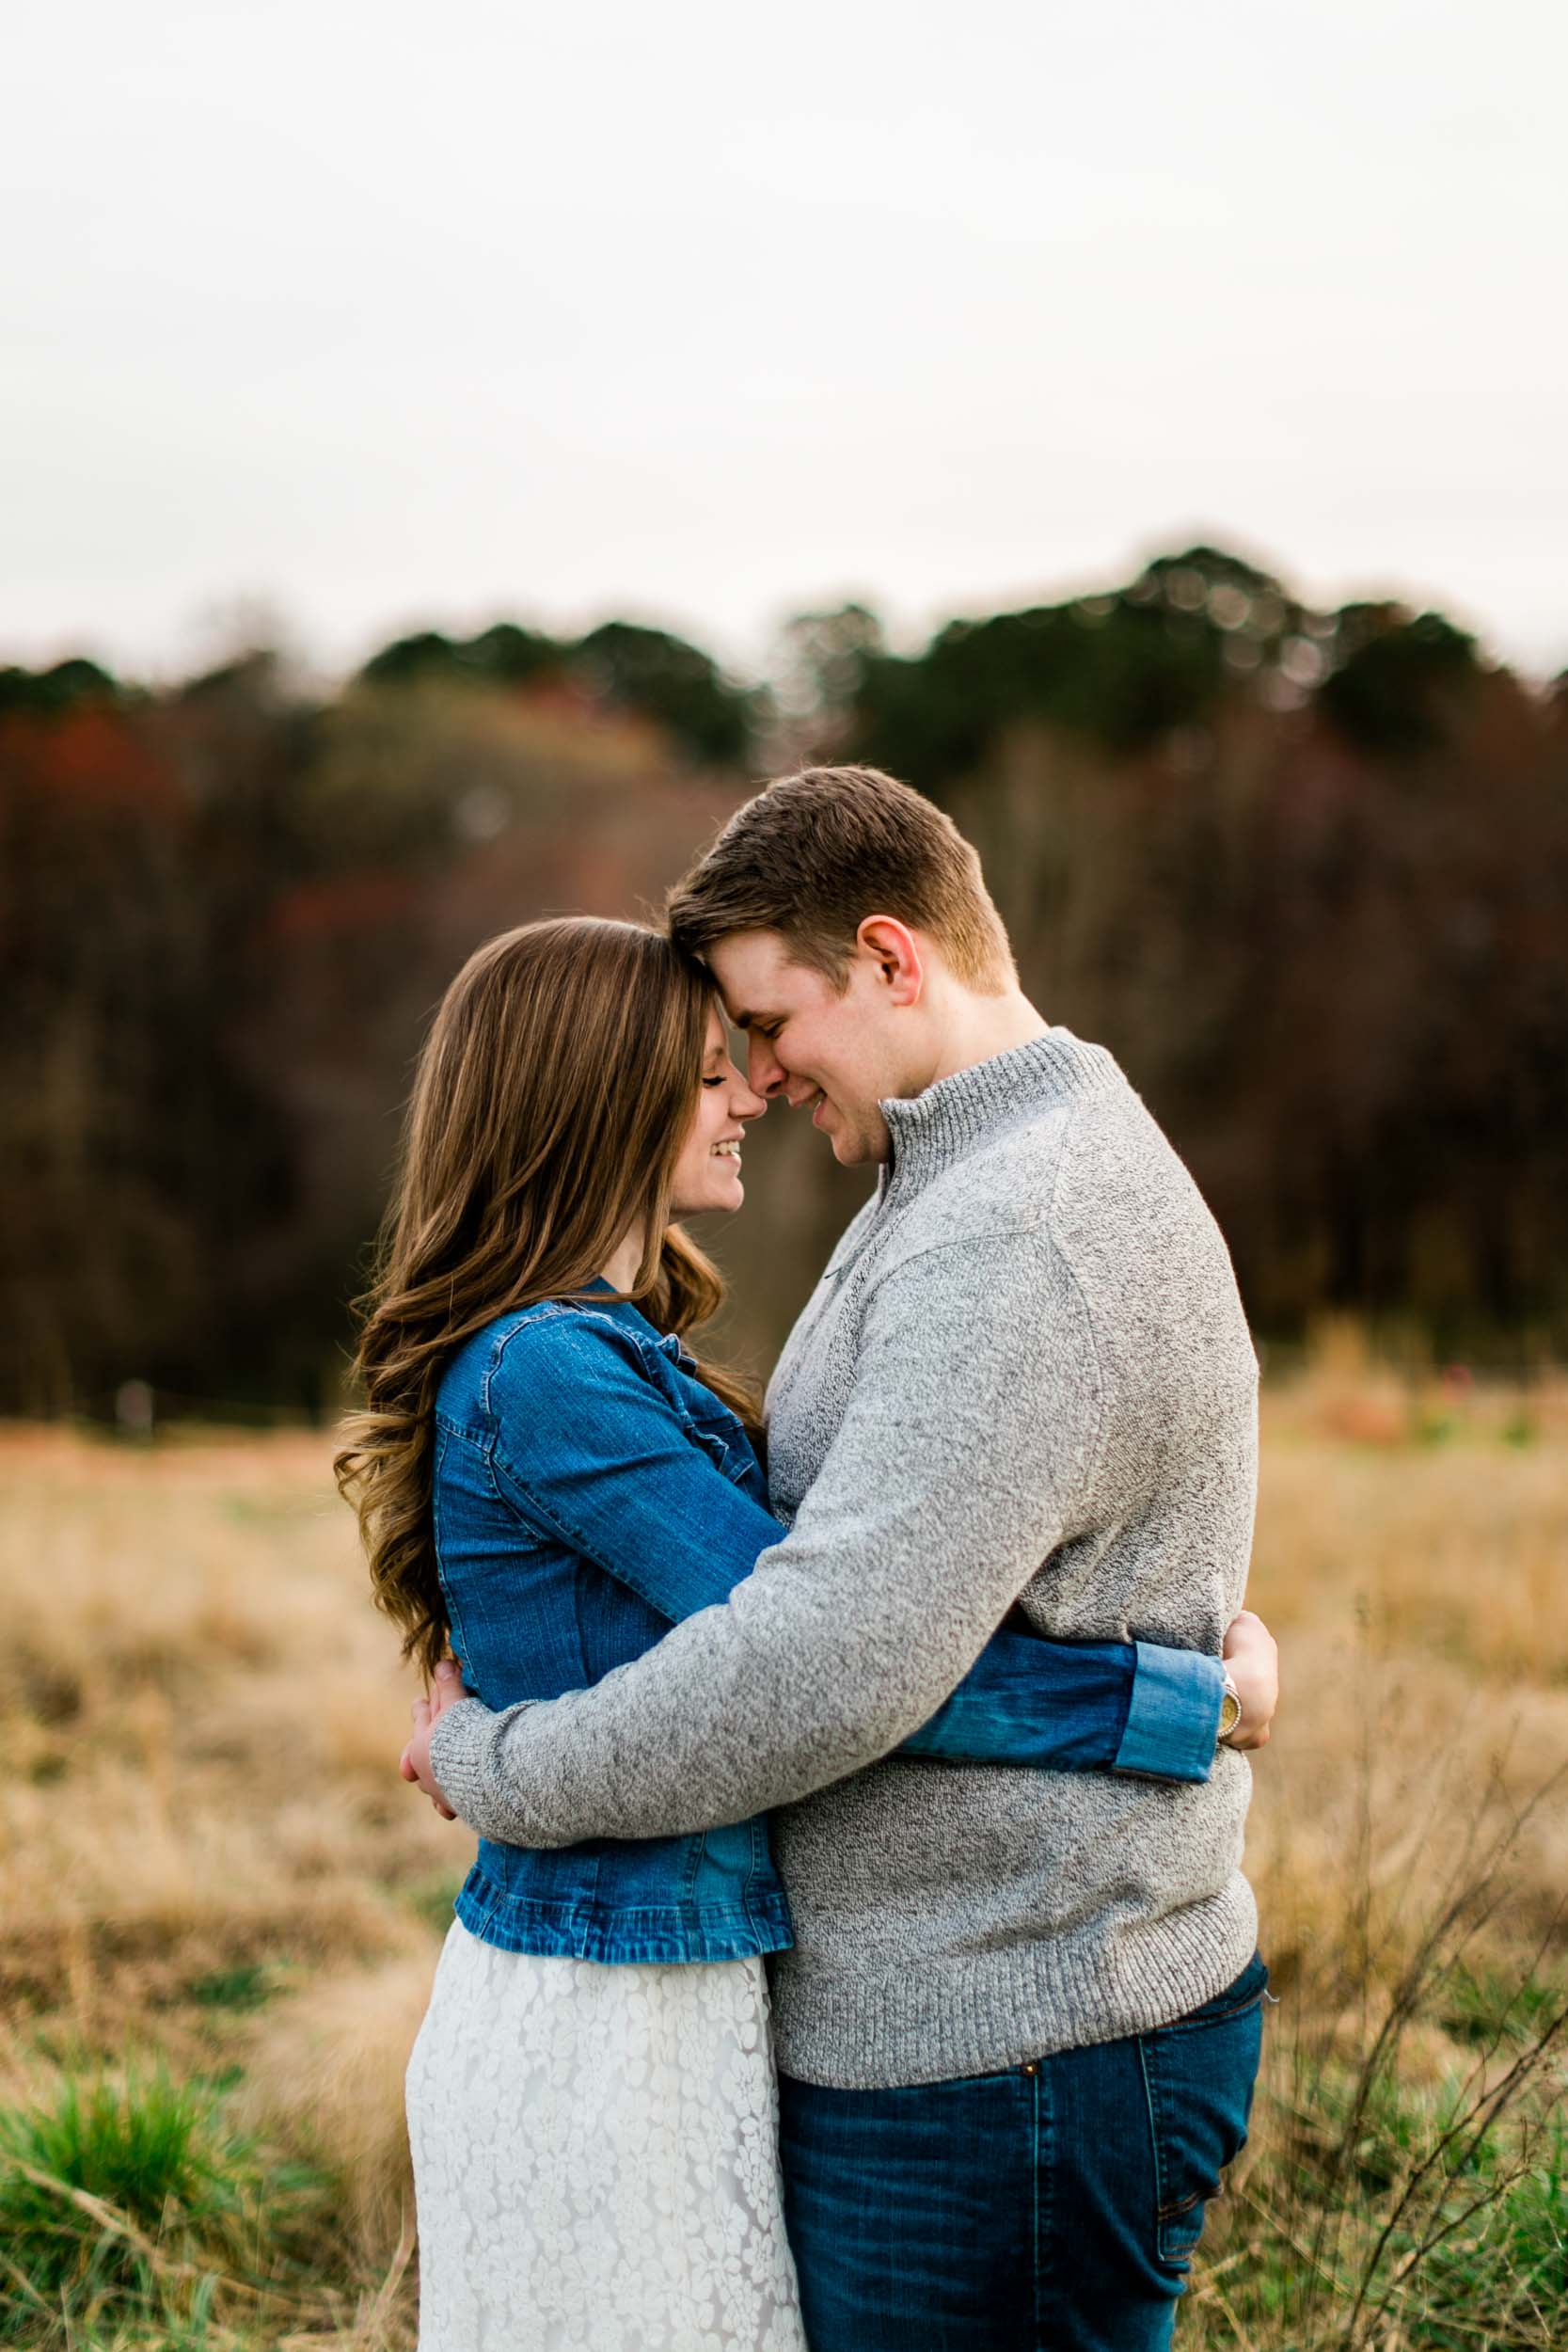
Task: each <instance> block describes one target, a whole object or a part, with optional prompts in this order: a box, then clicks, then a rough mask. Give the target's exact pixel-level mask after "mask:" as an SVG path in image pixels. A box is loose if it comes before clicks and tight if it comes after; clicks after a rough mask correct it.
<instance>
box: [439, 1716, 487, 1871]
mask: <svg viewBox="0 0 1568 2352" xmlns="http://www.w3.org/2000/svg"><path fill="white" fill-rule="evenodd" d="M495 1721H496V1718H495V1716H494V1715H493V1714H492V1713H491V1711H490V1709H489V1708H487V1707H486V1706H485V1704H484V1702H483V1699H473V1698H467V1699H458V1700H456V1701H455V1702H454V1703H453V1705H452V1706H451V1707H449V1708H445V1709H444V1710H443V1711H442V1713H441V1714H439V1715H438V1716H437V1717H436V1728H435V1730H434V1731H433V1732H432V1733H431V1735H430V1769H431V1771H432V1772H434V1773H435V1775H436V1787H437V1788H439V1790H440V1791H441V1794H442V1796H443V1797H445V1799H446V1801H447V1803H448V1804H450V1805H451V1809H452V1811H453V1812H454V1813H455V1814H456V1816H457V1818H458V1820H460V1821H465V1822H467V1826H468V1827H469V1829H472V1830H477V1831H478V1832H479V1834H480V1836H482V1837H484V1836H489V1835H491V1833H490V1832H489V1831H488V1830H487V1829H486V1828H485V1827H484V1824H483V1820H482V1819H481V1816H484V1817H486V1818H488V1816H489V1814H490V1812H491V1804H490V1803H489V1802H488V1801H489V1800H492V1799H493V1798H494V1796H495V1767H494V1761H493V1758H492V1756H491V1733H492V1728H493V1726H494V1724H495Z"/></svg>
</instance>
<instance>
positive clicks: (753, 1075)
mask: <svg viewBox="0 0 1568 2352" xmlns="http://www.w3.org/2000/svg"><path fill="white" fill-rule="evenodd" d="M746 1075H747V1078H748V1080H749V1081H750V1083H751V1088H752V1093H753V1094H760V1095H762V1096H764V1097H765V1099H766V1100H768V1102H771V1101H772V1099H773V1097H774V1095H775V1094H778V1093H780V1092H781V1091H782V1090H783V1088H784V1068H783V1065H782V1064H781V1062H780V1060H779V1057H778V1056H777V1055H776V1054H775V1053H774V1052H773V1049H772V1047H771V1046H770V1045H769V1044H768V1040H767V1039H766V1038H765V1037H758V1036H757V1035H756V1034H755V1032H754V1031H753V1033H752V1036H750V1037H749V1038H748V1039H747V1040H746Z"/></svg>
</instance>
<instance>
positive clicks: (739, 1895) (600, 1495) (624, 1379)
mask: <svg viewBox="0 0 1568 2352" xmlns="http://www.w3.org/2000/svg"><path fill="white" fill-rule="evenodd" d="M435 1518H436V1555H437V1559H438V1562H439V1566H440V1576H441V1588H442V1591H443V1593H444V1594H445V1597H446V1602H447V1607H448V1610H449V1612H450V1613H451V1644H452V1649H453V1652H454V1654H455V1656H456V1657H457V1659H458V1661H459V1662H460V1664H461V1666H462V1669H463V1676H464V1680H465V1682H466V1683H467V1687H468V1689H469V1690H470V1691H472V1692H475V1693H476V1694H477V1695H478V1696H479V1697H480V1698H482V1699H483V1701H484V1703H485V1705H486V1706H487V1707H490V1708H504V1707H510V1706H512V1705H514V1704H515V1702H516V1701H517V1700H519V1699H553V1698H559V1697H560V1696H561V1695H562V1692H568V1691H577V1690H581V1689H584V1688H586V1687H587V1686H589V1685H591V1684H593V1683H594V1682H597V1681H598V1680H599V1679H600V1677H602V1676H604V1675H606V1674H608V1673H610V1670H611V1669H612V1668H613V1667H615V1666H619V1665H623V1664H625V1663H626V1662H627V1661H630V1660H632V1659H634V1658H638V1657H640V1656H641V1654H642V1652H643V1651H644V1650H646V1649H649V1648H651V1647H652V1645H654V1644H655V1643H656V1642H657V1640H658V1639H659V1637H660V1635H661V1634H662V1633H664V1632H665V1631H666V1630H667V1629H668V1628H669V1627H670V1626H671V1625H672V1624H673V1623H674V1622H675V1621H676V1620H677V1619H679V1618H682V1617H687V1616H689V1615H691V1614H692V1613H693V1612H694V1611H696V1610H699V1609H708V1608H712V1607H713V1606H715V1605H716V1604H718V1603H721V1602H722V1601H723V1600H725V1599H726V1598H727V1597H728V1596H729V1593H730V1591H731V1589H732V1587H733V1586H734V1585H735V1584H736V1583H738V1581H740V1579H741V1578H742V1577H744V1576H746V1575H748V1574H749V1573H750V1571H751V1568H752V1564H753V1563H754V1561H755V1560H756V1558H757V1556H758V1554H759V1553H760V1552H763V1551H766V1550H767V1549H768V1548H769V1546H771V1545H773V1544H775V1543H777V1542H778V1541H779V1537H780V1532H781V1531H780V1526H779V1522H778V1520H777V1519H775V1518H773V1516H772V1514H771V1513H770V1512H769V1510H768V1487H767V1482H766V1480H765V1479H764V1477H763V1474H762V1471H761V1470H760V1469H759V1467H758V1464H757V1459H756V1456H755V1454H753V1452H752V1446H751V1444H750V1441H749V1440H748V1438H747V1437H746V1433H745V1431H744V1429H743V1428H742V1427H741V1424H740V1422H738V1421H737V1420H736V1416H735V1415H734V1414H733V1413H732V1412H730V1411H729V1409H728V1408H727V1407H726V1406H724V1405H722V1404H721V1402H720V1400H719V1399H718V1397H716V1396H715V1395H714V1393H713V1391H711V1390H710V1389H707V1388H705V1387H704V1386H703V1384H702V1382H701V1381H700V1380H698V1379H697V1378H696V1376H695V1367H694V1365H693V1363H692V1359H691V1358H690V1357H689V1355H688V1354H687V1353H686V1352H685V1350H684V1349H683V1348H682V1346H681V1345H680V1343H679V1341H678V1340H676V1339H673V1338H670V1337H665V1336H662V1335H661V1334H660V1333H659V1332H658V1331H657V1330H656V1329H655V1328H654V1327H653V1325H652V1324H650V1323H648V1322H647V1321H646V1320H645V1318H644V1317H643V1316H642V1315H641V1314H640V1313H639V1312H638V1311H637V1310H636V1308H635V1307H632V1306H629V1305H627V1304H626V1302H625V1301H623V1300H619V1299H617V1298H616V1297H615V1296H614V1294H613V1293H612V1292H611V1291H610V1289H609V1287H608V1285H602V1284H601V1285H596V1286H595V1287H594V1289H593V1290H592V1291H590V1292H589V1293H588V1294H586V1295H585V1296H584V1297H583V1298H581V1299H549V1300H546V1301H545V1302H544V1303H543V1304H541V1305H538V1306H533V1307H527V1308H523V1309H521V1310H519V1311H516V1312H515V1313H511V1314H506V1315H502V1316H499V1318H498V1319H497V1320H496V1321H495V1322H494V1323H491V1324H489V1325H487V1326H486V1327H484V1329H483V1330H482V1331H479V1332H476V1333H475V1334H474V1335H473V1336H472V1338H470V1339H468V1340H467V1341H466V1342H465V1343H464V1344H463V1346H462V1347H461V1348H460V1349H459V1351H458V1352H457V1354H456V1355H455V1356H454V1357H453V1359H452V1360H451V1363H450V1364H449V1365H448V1366H447V1368H446V1370H445V1372H444V1374H443V1375H442V1378H441V1381H440V1385H439V1389H438V1391H437V1395H436V1472H435ZM1222 1684H1223V1669H1222V1668H1221V1666H1220V1663H1219V1661H1218V1660H1217V1659H1212V1658H1206V1657H1201V1656H1199V1655H1198V1654H1197V1653H1196V1652H1194V1651H1184V1650H1168V1649H1164V1648H1159V1647H1153V1646H1151V1645H1148V1644H1143V1643H1139V1644H1136V1645H1115V1644H1101V1643H1086V1644H1085V1643H1071V1644H1059V1643H1053V1642H1046V1641H1043V1640H1040V1639H1038V1638H1037V1637H1036V1636H1035V1635H1033V1634H1030V1633H1027V1632H1019V1631H1013V1630H1010V1629H1006V1628H1004V1629H1002V1630H1001V1631H999V1632H998V1633H997V1634H996V1635H995V1636H994V1637H993V1638H992V1640H991V1642H990V1645H989V1646H988V1647H987V1649H986V1650H985V1651H984V1652H983V1654H982V1655H981V1657H980V1658H979V1660H978V1661H977V1662H976V1663H975V1665H974V1667H973V1668H972V1670H971V1672H970V1674H969V1676H968V1677H967V1678H966V1679H965V1680H964V1681H963V1682H962V1683H960V1684H959V1686H958V1690H957V1691H955V1692H954V1693H953V1695H952V1697H951V1698H949V1699H948V1700H947V1701H946V1703H945V1705H944V1706H942V1708H940V1709H939V1711H938V1712H937V1714H936V1715H935V1716H933V1717H932V1719H931V1721H930V1722H929V1723H928V1724H926V1725H925V1727H924V1729H922V1730H921V1731H919V1732H917V1733H916V1734H915V1735H914V1737H913V1738H912V1739H911V1740H907V1741H906V1742H905V1743H904V1746H903V1748H902V1749H901V1750H900V1751H899V1753H900V1754H901V1755H909V1756H920V1757H926V1758H931V1759H935V1760H937V1762H938V1763H939V1764H940V1762H941V1761H942V1760H943V1759H945V1760H948V1761H951V1762H987V1763H1010V1764H1035V1765H1042V1766H1046V1767H1049V1768H1051V1769H1053V1770H1056V1771H1095V1770H1100V1771H1105V1770H1112V1769H1116V1770H1121V1771H1133V1772H1148V1773H1152V1774H1154V1775H1156V1776H1159V1777H1164V1778H1169V1779H1186V1780H1201V1779H1204V1778H1206V1777H1207V1775H1208V1772H1209V1768H1210V1764H1211V1762H1212V1756H1213V1747H1214V1737H1215V1731H1216V1728H1217V1725H1218V1720H1219V1711H1220V1697H1221V1691H1222ZM456 1911H457V1915H458V1917H459V1918H460V1919H461V1920H462V1921H463V1923H464V1925H465V1926H466V1927H467V1928H469V1929H470V1930H471V1931H473V1933H474V1934H475V1935H477V1936H479V1937H481V1938H482V1939H483V1941H484V1942H485V1943H488V1944H497V1945H499V1946H501V1947H503V1948H504V1949H506V1950H508V1951H520V1952H542V1953H556V1954H565V1955H575V1956H576V1957H578V1958H579V1959H585V1960H598V1961H623V1962H626V1961H706V1960H728V1959H734V1958H736V1957H737V1956H738V1955H740V1954H743V1953H750V1952H766V1951H776V1950H778V1949H779V1948H781V1947H783V1946H784V1945H786V1944H788V1943H789V1942H790V1941H791V1933H790V1924H789V1911H788V1907H787V1905H786V1903H785V1900H784V1889H783V1887H782V1886H781V1884H780V1883H779V1879H778V1877H777V1874H776V1873H775V1871H774V1868H773V1864H772V1859H771V1857H770V1855H769V1852H768V1823H767V1820H766V1819H765V1818H764V1819H758V1820H751V1821H735V1822H731V1823H728V1824H726V1825H724V1826H721V1827H719V1828H714V1829H710V1830H706V1831H705V1832H703V1833H702V1834H701V1835H698V1836H684V1837H655V1838H647V1839H641V1840H636V1839H618V1838H607V1837H601V1838H592V1839H588V1840H586V1841H585V1842H584V1843H582V1844H580V1845H577V1846H568V1847H564V1848H556V1849H553V1850H551V1851H537V1850H534V1849H532V1848H525V1847H520V1846H507V1845H501V1844H499V1843H498V1842H497V1841H496V1840H494V1839H492V1838H482V1839H481V1841H480V1847H479V1858H478V1860H477V1861H476V1863H475V1865H474V1867H473V1869H472V1870H471V1871H470V1873H469V1875H468V1878H467V1882H466V1883H465V1884H464V1886H463V1889H462V1892H461V1893H460V1894H459V1896H458V1898H457V1903H456Z"/></svg>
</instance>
